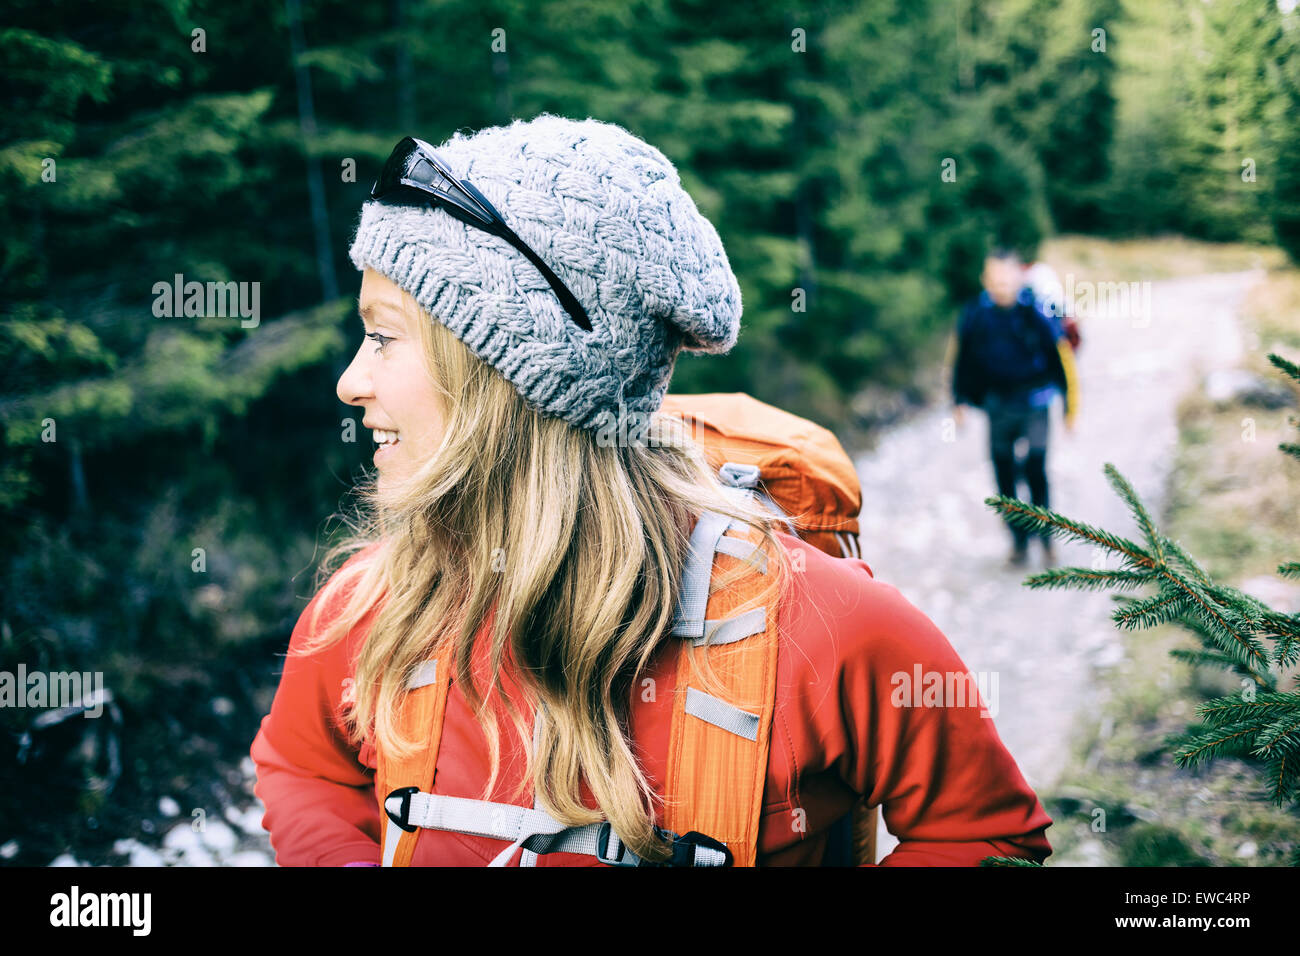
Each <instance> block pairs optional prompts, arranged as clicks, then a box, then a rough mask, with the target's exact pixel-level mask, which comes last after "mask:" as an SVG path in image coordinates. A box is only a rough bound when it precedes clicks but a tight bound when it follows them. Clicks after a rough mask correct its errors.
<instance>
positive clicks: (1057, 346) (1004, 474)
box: [952, 249, 1078, 567]
mask: <svg viewBox="0 0 1300 956" xmlns="http://www.w3.org/2000/svg"><path fill="white" fill-rule="evenodd" d="M980 281H981V283H982V284H983V286H984V291H983V292H981V293H980V294H979V295H978V296H977V297H976V298H974V299H973V300H971V301H970V302H969V303H967V304H966V306H965V308H964V309H963V310H962V314H961V318H960V320H959V322H958V325H957V352H956V360H955V362H954V366H953V383H952V389H953V403H954V405H955V406H956V407H955V409H954V415H953V417H954V419H955V420H956V422H957V424H958V425H959V426H960V425H961V423H962V422H963V420H964V417H965V416H964V412H963V409H962V407H961V406H963V405H975V406H979V407H982V408H983V409H984V410H985V411H986V412H987V413H988V416H989V453H990V456H991V457H992V459H993V471H994V475H995V477H996V479H997V486H998V494H1001V495H1005V496H1007V497H1011V498H1015V497H1018V495H1017V493H1016V485H1017V478H1018V477H1019V475H1018V472H1019V470H1020V468H1021V467H1023V469H1024V478H1025V481H1026V483H1027V484H1028V485H1029V494H1030V500H1031V501H1032V502H1033V504H1035V505H1039V506H1041V507H1044V508H1047V507H1050V505H1049V504H1048V491H1047V468H1046V462H1047V435H1048V430H1049V427H1048V426H1049V411H1050V409H1051V405H1052V402H1053V399H1054V398H1055V396H1056V395H1057V394H1060V395H1062V396H1063V397H1064V399H1065V424H1066V428H1067V429H1068V430H1071V431H1072V430H1073V427H1074V418H1075V415H1076V413H1077V411H1078V407H1077V406H1078V394H1077V391H1078V390H1077V388H1076V387H1074V375H1073V369H1074V365H1073V358H1072V352H1071V350H1070V347H1069V344H1068V343H1067V342H1066V341H1065V339H1064V338H1063V337H1062V335H1061V331H1060V329H1059V327H1058V326H1057V324H1056V323H1054V322H1053V321H1052V319H1051V318H1050V317H1049V316H1047V315H1044V314H1043V312H1042V311H1041V310H1040V309H1039V308H1038V306H1037V305H1036V302H1035V296H1034V294H1033V291H1032V290H1030V289H1027V288H1025V285H1024V265H1023V263H1022V261H1021V259H1020V257H1019V256H1018V255H1017V254H1016V253H1015V252H1012V251H1010V250H1006V249H996V250H994V251H993V252H991V253H990V254H989V255H988V257H987V258H985V260H984V271H983V273H982V275H981V277H980ZM1022 437H1023V438H1026V439H1027V440H1028V443H1029V450H1028V453H1027V455H1026V456H1025V458H1024V460H1023V463H1022V462H1020V461H1019V460H1018V459H1017V457H1016V443H1017V441H1019V440H1020V439H1021V438H1022ZM1008 527H1009V528H1010V530H1011V536H1012V542H1013V544H1012V551H1011V555H1010V557H1009V558H1008V564H1009V565H1010V566H1012V567H1023V566H1024V565H1025V563H1026V561H1027V559H1028V550H1029V541H1028V538H1029V532H1027V531H1025V530H1024V529H1022V528H1017V527H1015V526H1013V525H1011V524H1010V522H1008ZM1041 541H1042V545H1043V560H1044V564H1045V565H1046V566H1051V565H1052V564H1053V563H1054V554H1053V550H1052V541H1051V538H1050V537H1049V536H1047V535H1046V534H1044V535H1042V536H1041Z"/></svg>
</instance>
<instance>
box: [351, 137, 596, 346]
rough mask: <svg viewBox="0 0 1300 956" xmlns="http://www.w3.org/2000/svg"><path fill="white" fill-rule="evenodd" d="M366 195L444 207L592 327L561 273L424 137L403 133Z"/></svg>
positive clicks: (577, 320)
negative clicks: (500, 244) (516, 258)
mask: <svg viewBox="0 0 1300 956" xmlns="http://www.w3.org/2000/svg"><path fill="white" fill-rule="evenodd" d="M370 198H371V199H380V200H386V201H390V202H393V201H407V202H411V201H414V202H421V203H423V202H427V203H429V204H430V205H431V206H435V207H437V208H440V209H444V210H446V211H447V212H448V213H450V214H451V215H453V216H455V217H456V218H457V219H459V220H460V221H461V222H463V223H465V224H466V225H468V226H473V227H474V228H475V229H481V230H483V231H484V232H486V233H488V234H490V235H493V236H497V237H498V238H500V239H504V240H505V241H506V242H508V243H510V244H511V245H512V246H514V247H515V248H516V249H518V250H519V251H520V252H522V253H523V254H524V255H525V256H526V257H527V258H528V261H529V262H531V263H532V264H533V265H535V266H536V267H537V270H538V271H539V272H541V274H542V275H543V276H544V277H545V279H546V281H547V282H548V283H549V284H550V286H551V288H552V289H553V290H554V291H555V295H556V297H557V298H558V299H559V300H560V304H561V305H563V306H564V308H565V311H567V312H568V313H569V315H570V316H571V317H572V318H573V321H574V322H575V323H577V325H578V327H579V328H581V329H583V330H585V331H587V332H590V331H591V320H590V319H588V318H587V311H586V309H584V308H583V307H582V303H580V302H579V301H578V299H577V297H576V296H575V295H574V294H573V293H572V292H570V291H569V289H568V287H567V286H565V284H564V283H563V282H561V281H560V278H559V276H557V275H556V274H555V273H554V272H552V271H551V269H550V267H549V266H548V265H547V264H546V263H545V262H543V261H542V258H541V256H539V255H538V254H537V253H535V252H533V250H532V249H530V248H529V247H528V244H527V243H526V242H524V241H523V240H522V239H520V238H519V236H518V235H517V234H516V233H515V231H514V230H513V229H511V228H510V227H509V226H507V225H506V223H505V220H504V219H502V218H501V213H499V212H497V210H496V207H495V206H493V205H492V203H490V202H488V199H487V197H486V196H484V195H483V194H482V193H481V192H479V191H478V190H477V189H475V188H474V186H473V185H471V184H470V183H469V181H468V180H465V179H460V178H458V177H457V176H456V175H455V174H454V173H453V172H452V171H451V169H450V168H449V167H448V166H447V164H446V163H445V162H444V161H443V160H442V159H441V158H440V157H439V156H438V154H437V153H435V152H434V151H433V147H432V146H430V145H429V144H428V143H426V142H425V141H424V140H422V139H416V138H415V137H413V136H407V137H406V138H405V139H403V140H402V141H401V142H400V143H398V144H397V146H396V147H395V148H394V149H393V153H392V155H391V156H389V157H388V161H387V162H386V163H384V168H383V170H382V171H381V172H380V174H379V178H378V179H377V180H375V184H374V186H372V187H371V188H370Z"/></svg>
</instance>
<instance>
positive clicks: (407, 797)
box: [384, 787, 420, 833]
mask: <svg viewBox="0 0 1300 956" xmlns="http://www.w3.org/2000/svg"><path fill="white" fill-rule="evenodd" d="M419 792H420V788H419V787H398V788H397V789H396V790H394V791H392V792H391V793H389V795H388V796H387V797H385V798H384V813H386V814H388V819H390V820H392V821H393V822H394V823H396V824H397V825H398V826H399V827H401V828H402V829H403V830H405V831H406V832H407V833H414V832H415V831H416V830H418V829H420V828H419V827H417V826H415V825H414V824H412V823H407V822H406V821H407V819H408V818H409V817H410V815H411V796H412V795H413V794H417V793H419ZM393 797H401V798H402V809H401V811H400V812H399V813H396V814H395V813H393V811H392V810H390V809H388V801H389V800H391V799H393Z"/></svg>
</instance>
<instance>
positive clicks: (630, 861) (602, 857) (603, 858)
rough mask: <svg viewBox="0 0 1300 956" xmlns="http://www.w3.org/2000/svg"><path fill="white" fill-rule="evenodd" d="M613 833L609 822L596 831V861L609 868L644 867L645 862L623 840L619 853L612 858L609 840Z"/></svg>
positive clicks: (602, 824)
mask: <svg viewBox="0 0 1300 956" xmlns="http://www.w3.org/2000/svg"><path fill="white" fill-rule="evenodd" d="M613 832H614V831H613V830H612V829H611V828H610V825H609V821H608V820H606V821H604V822H603V823H601V825H600V827H599V828H598V829H597V830H596V859H597V860H599V861H600V862H601V863H604V864H606V865H608V866H641V865H643V864H644V862H645V861H644V860H642V859H641V858H640V857H639V856H637V855H636V854H635V853H633V852H632V851H631V850H629V849H628V848H627V844H626V843H624V842H623V841H622V840H619V841H618V853H617V854H616V855H615V856H612V857H611V856H610V855H609V838H610V835H611V834H613ZM616 839H617V837H616Z"/></svg>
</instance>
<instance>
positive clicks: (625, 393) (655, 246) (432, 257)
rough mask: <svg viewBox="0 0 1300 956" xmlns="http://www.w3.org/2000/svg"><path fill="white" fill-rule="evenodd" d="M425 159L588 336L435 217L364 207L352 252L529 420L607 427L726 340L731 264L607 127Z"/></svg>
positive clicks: (549, 126)
mask: <svg viewBox="0 0 1300 956" xmlns="http://www.w3.org/2000/svg"><path fill="white" fill-rule="evenodd" d="M435 148H436V150H437V151H438V154H439V155H440V156H441V157H442V158H443V159H444V160H446V162H447V164H448V165H449V166H450V167H451V169H452V170H453V171H454V172H455V173H456V174H457V175H458V176H459V177H461V178H464V179H467V180H468V181H469V182H470V183H472V184H473V185H474V186H476V187H478V189H479V190H480V191H481V192H482V193H483V194H484V195H485V196H487V198H488V199H489V200H490V201H491V202H492V204H493V205H494V206H496V208H497V210H498V211H499V212H500V213H501V216H502V218H504V219H505V221H506V223H507V224H508V225H509V226H510V228H511V229H513V230H514V231H515V232H516V233H517V234H518V235H519V236H520V238H522V239H523V240H524V242H526V243H527V244H528V245H529V246H531V247H532V249H533V250H534V251H535V252H536V253H537V254H538V255H539V256H540V257H541V258H542V260H543V261H544V262H546V264H547V265H548V266H550V267H551V269H552V270H553V271H554V272H555V274H556V275H557V276H559V278H560V280H561V281H562V282H563V283H564V284H565V285H566V286H568V287H569V289H570V290H571V291H572V292H573V294H574V295H575V296H577V298H578V301H579V302H581V303H582V306H583V308H584V309H586V310H587V315H588V317H589V318H590V319H591V326H592V328H591V331H590V332H588V331H585V330H583V329H582V328H580V327H579V326H578V325H577V324H576V323H575V322H574V321H573V319H572V318H571V317H570V316H569V314H568V312H566V311H565V309H564V307H563V306H562V305H561V304H560V301H559V299H557V298H556V295H555V293H554V292H553V291H552V289H551V287H550V286H549V285H548V284H547V282H546V279H545V278H544V277H543V276H542V274H541V273H540V272H539V271H538V270H537V268H536V267H535V266H534V265H533V264H532V263H531V262H529V261H528V259H527V258H526V257H525V256H524V255H523V254H522V253H521V252H519V251H518V250H517V249H515V248H514V247H513V246H512V245H510V243H508V242H506V241H505V240H504V239H500V238H498V237H496V236H493V235H490V234H488V233H486V232H483V231H482V230H479V229H475V228H473V227H471V226H468V225H466V224H465V223H463V222H461V221H460V220H458V219H456V218H454V217H452V216H451V215H449V214H448V213H447V212H446V211H444V210H441V209H435V208H432V207H429V206H408V205H386V204H384V203H382V202H377V201H369V202H367V203H366V204H365V205H364V206H363V207H362V210H361V222H360V225H359V226H358V228H357V234H356V238H355V239H354V240H353V243H352V247H351V249H350V250H349V255H350V256H351V258H352V262H353V264H354V265H356V267H357V268H358V269H365V268H367V267H369V268H371V269H374V270H375V271H377V272H379V273H382V274H383V275H385V276H387V277H388V278H389V279H391V280H393V282H395V283H397V285H398V286H400V287H401V288H403V289H405V290H406V291H407V292H409V293H410V294H411V296H412V297H413V298H414V299H415V301H416V302H418V303H419V304H420V305H421V306H422V307H423V308H424V309H425V310H426V311H427V312H429V313H430V314H431V315H432V316H434V318H435V319H436V320H437V321H440V322H442V323H443V324H444V325H446V326H447V328H449V329H450V330H451V331H452V332H453V333H455V334H456V336H457V337H459V338H460V339H461V341H463V342H464V343H465V344H466V345H467V346H468V347H469V348H470V349H471V350H472V351H473V352H474V353H475V354H476V355H478V356H479V357H480V358H482V359H483V360H484V361H485V362H487V363H489V364H490V365H492V366H493V367H495V368H496V369H497V370H498V371H500V372H501V374H502V375H503V376H505V378H506V379H508V380H509V381H510V382H511V383H512V384H513V385H514V386H515V388H516V389H518V390H519V393H520V394H521V395H522V396H523V397H524V398H525V399H526V400H527V401H528V402H529V403H530V404H531V405H533V406H534V407H535V408H537V409H539V410H540V411H542V412H545V413H547V414H551V415H557V416H559V417H561V418H564V419H566V420H567V421H569V422H571V423H572V424H574V425H576V426H578V427H580V428H597V427H599V426H600V425H601V424H602V423H604V422H607V421H610V420H612V419H610V418H607V417H605V416H604V415H603V414H602V413H604V412H610V413H612V415H619V414H620V411H621V412H623V413H626V412H638V413H643V414H648V413H649V412H652V411H654V410H656V409H658V408H659V405H660V403H661V402H662V401H663V397H664V393H665V392H666V391H667V390H668V380H669V378H670V377H671V375H672V370H673V363H674V361H675V360H676V357H677V353H678V352H679V351H680V350H682V349H686V350H689V351H695V352H716V353H722V352H726V351H728V350H729V349H730V348H731V347H732V346H733V345H734V344H735V343H736V336H737V334H738V332H739V329H740V308H741V304H740V287H739V285H738V284H737V282H736V277H735V275H734V274H733V273H732V271H731V266H730V265H729V263H728V262H727V254H726V252H725V251H724V250H723V248H722V242H721V240H720V239H719V238H718V233H717V231H716V230H715V229H714V228H713V225H712V224H711V223H710V222H709V221H708V220H707V219H705V218H704V217H703V216H702V215H701V214H700V212H699V210H698V209H697V208H696V207H695V202H694V201H693V200H692V199H691V197H690V196H689V195H688V194H687V193H686V191H685V190H684V189H683V188H682V185H681V179H680V177H679V176H678V175H677V170H676V169H675V168H674V167H673V164H672V163H671V162H670V161H669V160H668V158H667V157H666V156H664V154H663V153H661V152H660V151H659V150H658V149H656V148H655V147H653V146H651V145H649V144H648V143H645V142H644V141H642V140H640V139H638V138H637V137H636V136H633V135H632V134H631V133H629V132H628V131H627V130H625V129H623V128H622V127H620V126H616V125H614V124H613V123H605V122H601V121H600V120H596V119H586V120H581V121H579V120H571V119H565V118H563V117H559V116H554V115H551V114H547V113H543V114H541V115H540V116H537V117H536V118H535V119H532V120H529V121H526V122H525V121H522V120H515V121H514V122H513V123H511V124H510V125H509V126H495V127H491V128H488V129H483V130H480V131H479V132H477V133H475V134H473V135H472V136H463V135H461V134H460V133H459V132H457V133H456V134H454V135H453V136H452V137H451V139H449V140H447V141H446V142H445V143H443V144H442V145H440V146H437V147H435ZM620 405H621V406H622V408H621V409H620Z"/></svg>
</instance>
